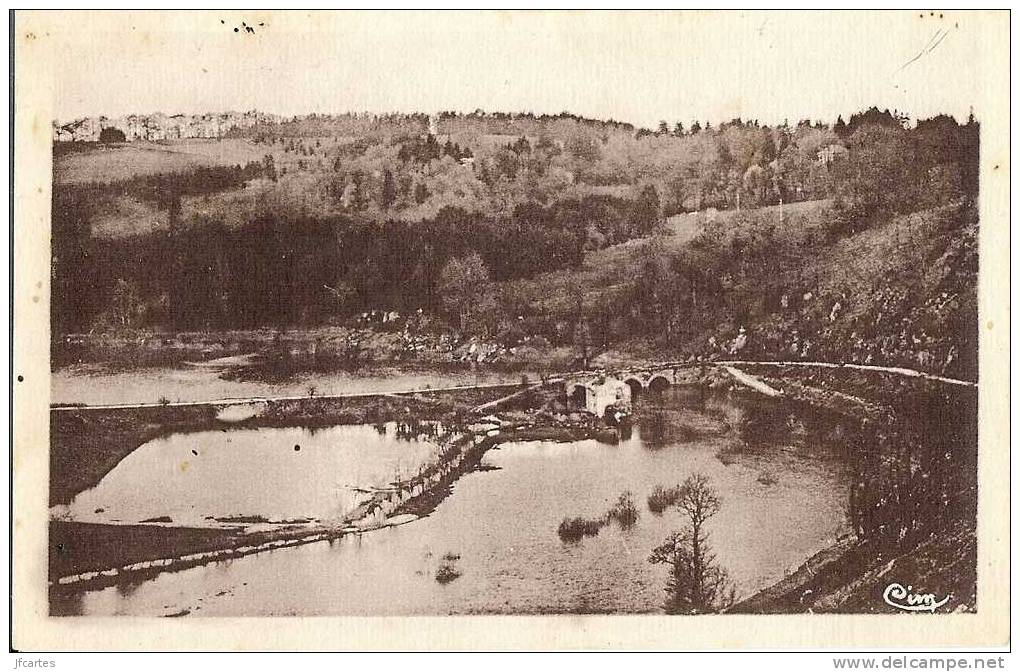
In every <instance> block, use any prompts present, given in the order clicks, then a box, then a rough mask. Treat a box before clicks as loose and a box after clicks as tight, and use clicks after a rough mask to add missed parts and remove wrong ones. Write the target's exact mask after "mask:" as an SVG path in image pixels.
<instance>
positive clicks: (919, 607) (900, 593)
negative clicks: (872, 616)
mask: <svg viewBox="0 0 1020 672" xmlns="http://www.w3.org/2000/svg"><path fill="white" fill-rule="evenodd" d="M913 590H914V587H913V586H907V587H906V588H904V587H903V584H901V583H890V584H889V585H888V586H886V588H885V592H883V593H882V599H883V600H885V603H886V604H888V605H889V606H890V607H895V608H897V609H901V610H903V611H927V612H930V613H933V614H934V613H935V610H936V609H938V608H939V607H941V606H943V605H945V604H946V602H949V600H950V598H952V597H953V594H952V593H950V594H949V595H946V596H945V597H943V598H942V599H941V600H939V599H936V597H935V594H934V593H915V592H913Z"/></svg>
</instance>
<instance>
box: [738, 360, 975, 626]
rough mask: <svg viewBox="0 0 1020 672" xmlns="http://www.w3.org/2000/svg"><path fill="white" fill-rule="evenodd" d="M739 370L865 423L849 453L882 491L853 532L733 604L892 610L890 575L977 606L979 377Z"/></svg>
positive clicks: (862, 476)
mask: <svg viewBox="0 0 1020 672" xmlns="http://www.w3.org/2000/svg"><path fill="white" fill-rule="evenodd" d="M742 368H744V369H745V370H746V371H748V372H751V373H753V374H754V375H756V376H757V377H759V378H761V379H762V380H764V381H766V382H767V383H769V384H770V385H775V386H777V387H779V388H781V389H782V390H783V394H784V395H785V396H786V397H787V398H790V399H795V400H797V401H798V402H800V403H805V404H809V405H811V406H813V407H816V408H822V409H826V410H827V411H829V412H832V413H836V414H840V415H842V416H844V417H846V418H849V419H851V420H853V421H854V422H858V423H860V425H861V427H862V428H863V429H864V433H863V436H865V437H868V439H869V440H867V441H862V442H860V443H859V444H858V445H857V446H856V449H855V453H854V454H852V455H849V456H848V459H850V460H851V464H852V465H854V467H853V468H854V470H855V481H856V482H857V483H858V484H859V487H860V486H863V484H864V483H869V484H870V485H871V486H872V487H873V488H874V489H875V490H876V492H879V493H881V498H880V499H879V500H878V501H876V502H870V501H868V502H865V503H864V504H863V505H862V504H861V503H859V502H858V503H857V507H858V513H857V514H856V515H855V512H854V511H853V510H851V517H852V518H855V517H856V518H857V519H856V520H855V521H854V527H855V532H854V534H853V535H852V536H851V537H849V538H845V539H840V540H838V541H837V542H836V543H834V544H832V545H831V546H829V547H827V548H825V549H823V550H822V551H820V552H818V553H817V554H815V555H814V556H812V557H811V558H808V559H807V560H806V561H805V562H804V563H803V564H802V565H801V566H800V567H799V568H797V569H796V570H795V571H794V572H792V573H791V574H790V575H788V576H787V577H785V578H784V579H783V580H781V581H779V582H778V583H776V584H775V585H773V586H770V587H769V588H766V589H765V590H762V591H760V592H759V593H757V594H755V595H753V596H751V597H749V598H747V599H745V600H743V601H741V602H740V603H738V604H736V605H734V606H733V607H731V608H730V609H729V610H727V611H728V613H804V612H812V613H820V612H827V613H828V612H831V613H894V612H898V610H897V609H896V608H894V607H893V606H891V605H889V604H888V603H886V602H885V601H884V600H883V591H884V590H885V588H886V587H887V586H888V585H889V584H891V583H894V582H903V583H904V585H906V584H908V583H909V584H910V585H912V586H914V587H915V588H917V589H918V590H919V591H924V592H926V593H932V594H935V595H938V596H946V595H949V596H951V599H950V602H949V603H948V604H947V605H946V607H945V610H946V611H958V612H973V611H976V610H977V515H976V514H977V441H978V436H977V389H976V386H970V385H959V384H955V383H947V382H946V381H940V380H937V379H930V378H922V377H917V376H911V375H907V376H904V375H897V374H896V373H893V372H888V371H874V370H859V369H857V370H855V369H849V368H819V367H815V368H805V367H799V366H776V365H769V364H764V363H763V364H760V365H753V364H748V365H743V366H742ZM850 506H851V509H853V508H854V506H855V502H854V494H853V491H852V494H851V504H850ZM865 506H871V507H873V508H875V509H878V511H877V513H876V512H875V511H874V510H872V511H867V510H861V509H864V507H865ZM862 514H863V515H862Z"/></svg>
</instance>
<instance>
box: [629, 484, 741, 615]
mask: <svg viewBox="0 0 1020 672" xmlns="http://www.w3.org/2000/svg"><path fill="white" fill-rule="evenodd" d="M677 492H678V497H677V503H676V506H677V509H679V510H680V512H682V513H684V514H685V515H686V516H687V520H688V524H687V525H685V526H684V527H683V529H681V530H680V531H678V532H674V533H673V534H671V535H670V536H669V537H667V538H666V539H665V541H663V543H662V544H661V545H659V546H657V547H656V548H655V549H653V550H652V554H651V556H650V557H649V558H648V560H649V562H652V563H655V564H660V563H661V564H666V565H669V566H670V579H669V581H668V582H667V584H666V593H667V594H668V596H669V599H668V600H667V603H666V611H667V612H669V613H674V614H682V613H686V614H697V613H705V612H711V611H719V610H721V609H723V608H725V607H727V606H729V605H731V604H732V603H733V602H734V599H735V596H736V591H735V589H734V587H733V584H732V582H731V581H730V578H729V574H728V573H727V572H726V570H725V569H723V568H722V567H719V566H718V564H717V563H716V557H715V554H714V553H712V550H711V546H710V545H709V543H708V533H707V532H706V531H705V522H706V521H707V520H708V519H709V518H711V517H712V516H714V515H715V514H716V513H718V512H719V508H720V506H721V504H722V502H721V500H720V499H719V496H718V495H717V494H716V492H715V489H714V488H713V487H712V486H711V484H710V483H709V481H708V477H706V476H704V475H703V474H694V475H693V476H690V477H688V478H687V480H686V481H684V482H683V484H682V485H680V486H678V488H677Z"/></svg>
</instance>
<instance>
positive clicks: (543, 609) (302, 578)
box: [55, 390, 848, 615]
mask: <svg viewBox="0 0 1020 672" xmlns="http://www.w3.org/2000/svg"><path fill="white" fill-rule="evenodd" d="M637 411H638V415H639V421H638V422H637V423H636V426H635V427H634V431H633V433H632V434H631V436H630V438H628V439H626V440H624V441H622V442H621V443H620V444H619V445H607V444H600V443H597V442H594V441H578V442H573V443H561V444H558V443H550V442H542V441H538V442H526V443H514V444H506V445H503V446H502V447H500V448H499V449H496V450H492V451H490V452H488V453H487V454H486V455H485V457H484V459H483V464H484V465H485V466H486V467H488V468H487V469H483V470H480V471H476V472H473V473H470V474H467V475H465V476H464V477H462V478H461V479H460V480H459V481H458V482H457V483H456V485H455V486H454V489H453V493H452V494H451V496H450V497H448V498H447V499H446V500H445V501H443V502H442V503H441V504H440V505H439V506H438V508H437V509H436V510H435V511H434V512H433V513H432V514H431V515H429V516H427V517H425V518H423V519H421V520H418V521H415V522H412V523H410V524H406V525H402V526H399V527H395V528H390V529H384V530H380V531H377V532H372V533H367V534H364V535H362V536H349V537H344V538H342V539H340V540H338V541H335V542H333V543H327V542H320V543H314V544H308V545H305V546H301V547H296V548H290V549H280V550H275V551H271V552H267V553H261V554H257V555H252V556H247V557H243V558H238V559H234V560H231V561H229V562H221V563H215V564H210V565H206V566H201V567H196V568H192V569H187V570H184V571H180V572H175V573H166V574H161V575H159V576H157V577H155V578H153V579H151V580H147V581H143V582H140V583H137V584H133V585H122V586H117V587H113V588H107V589H103V590H98V591H90V592H85V593H82V594H77V595H72V596H68V597H66V598H62V600H61V603H60V604H59V605H57V607H58V608H57V609H55V613H56V612H60V613H71V614H137V615H169V614H178V613H188V614H191V615H290V614H301V615H312V614H319V615H322V614H462V613H576V612H582V613H592V612H616V613H646V612H659V611H661V608H662V604H663V600H664V597H665V593H664V586H665V581H666V570H665V568H664V567H663V566H661V565H652V564H650V563H649V562H648V556H649V553H650V552H651V550H652V549H653V548H654V547H655V546H657V545H658V544H659V543H661V542H662V540H663V538H664V537H666V535H668V534H669V533H670V532H671V531H674V530H676V529H679V528H680V526H681V525H682V522H683V521H682V519H681V517H680V514H679V513H677V512H676V511H675V510H667V511H666V512H665V513H664V514H663V515H661V516H656V515H653V514H652V513H651V512H650V511H649V510H648V508H647V506H646V504H645V501H646V497H647V496H648V494H650V493H651V491H652V489H653V488H654V487H655V486H656V485H664V486H670V485H675V484H677V483H680V482H682V481H683V480H684V479H685V478H686V477H687V476H689V475H691V474H694V473H701V474H704V475H706V476H708V478H709V479H710V481H711V484H712V485H713V487H714V488H715V489H716V490H717V491H718V493H719V495H720V497H721V498H722V508H721V510H720V512H719V513H718V514H717V515H716V516H715V517H713V518H711V519H710V521H709V523H708V529H709V531H710V534H711V538H710V543H711V546H712V550H713V551H714V552H715V553H716V555H717V559H718V563H719V564H720V565H721V566H723V567H724V568H726V569H727V570H728V572H729V573H730V575H731V577H732V578H733V580H734V583H735V586H736V589H737V592H738V595H741V596H746V595H749V594H751V593H753V592H755V591H756V590H758V589H761V588H763V587H766V586H768V585H770V584H772V583H774V582H775V581H777V580H779V579H781V578H782V577H783V576H784V574H785V573H786V572H788V571H790V570H792V569H794V568H795V567H796V566H798V565H799V564H800V563H801V562H803V561H804V560H805V559H806V558H807V557H808V556H810V555H811V554H813V553H814V552H816V551H818V550H820V549H822V548H824V547H825V546H826V545H828V544H829V543H831V542H832V541H833V540H834V539H835V538H836V537H837V536H838V535H840V534H842V533H844V532H846V531H847V529H848V525H847V520H846V517H847V514H846V503H847V496H848V476H847V470H846V467H845V466H844V464H843V461H842V460H841V458H840V457H839V455H838V452H839V445H838V444H839V443H840V442H841V440H842V439H841V438H840V437H841V430H840V428H838V427H832V426H831V425H829V424H826V423H823V422H816V421H815V419H813V418H805V417H803V416H801V415H798V414H797V413H794V412H792V411H790V410H789V409H787V408H785V407H783V406H781V405H779V404H777V403H773V402H772V401H769V400H763V399H762V398H760V397H746V398H745V397H738V396H733V395H704V394H698V393H694V394H692V393H689V392H685V391H683V390H671V391H669V392H668V393H667V394H666V395H665V397H663V398H661V399H641V400H639V401H638V405H637ZM294 431H300V430H294ZM287 441H288V442H289V441H290V439H289V438H288V439H287ZM286 448H287V446H286V445H284V446H283V447H282V448H281V450H285V449H286ZM323 450H327V449H326V448H323ZM384 450H385V449H384ZM303 452H304V451H302V453H303ZM327 452H328V451H327ZM319 459H320V460H327V459H328V458H319ZM168 464H169V462H168ZM115 472H116V470H115V471H114V472H111V476H112V475H113V474H114V473H115ZM295 478H297V477H296V476H295ZM237 481H238V482H237V483H235V484H231V485H229V486H226V485H225V486H224V487H225V488H227V490H226V491H227V492H231V493H236V494H233V495H231V497H233V498H235V499H238V500H241V501H244V500H245V498H246V497H247V495H245V494H243V493H244V492H245V491H246V489H251V488H259V487H260V485H259V481H258V479H257V478H256V474H254V473H252V472H251V471H248V468H247V467H246V468H245V470H243V471H238V472H237ZM151 482H152V483H155V479H154V480H153V481H151ZM333 484H334V481H331V480H330V479H324V480H319V476H313V477H312V478H311V480H309V481H307V482H306V484H305V485H304V486H303V488H304V489H306V490H313V489H315V488H316V487H320V486H323V487H326V488H328V487H331V486H332V485H333ZM101 488H102V484H100V486H99V488H97V490H99V489H101ZM291 491H292V492H293V490H291ZM624 491H630V492H631V493H633V497H634V500H635V502H636V503H637V504H638V507H639V509H640V518H639V520H638V521H637V524H636V525H634V526H633V527H631V528H630V529H627V530H624V529H621V528H620V527H619V526H618V525H616V524H611V525H608V526H606V527H604V528H602V530H601V533H600V534H598V535H597V536H594V537H586V538H584V539H582V540H580V541H579V542H576V543H568V542H564V541H562V540H561V539H560V538H559V536H558V535H557V527H558V525H559V523H560V522H561V521H562V520H563V519H564V518H565V517H574V516H585V517H597V516H600V515H602V514H604V513H605V512H606V511H607V509H608V508H609V507H610V506H612V504H613V503H614V502H615V501H616V499H617V498H618V497H619V496H620V494H621V493H622V492H624ZM301 497H302V498H303V497H308V499H299V500H297V501H303V502H305V504H302V505H301V506H299V505H298V504H297V503H296V502H290V501H288V500H285V499H280V500H279V501H278V506H279V510H278V511H277V513H278V514H279V515H284V514H286V515H288V516H296V515H298V514H299V513H303V515H312V510H313V509H316V510H317V507H318V502H319V501H320V500H319V499H317V498H315V497H313V496H312V495H302V496H301ZM215 501H216V498H215V497H210V499H209V502H210V505H212V503H214V502H215ZM143 502H144V497H142V498H140V500H139V501H138V502H136V504H134V505H133V506H136V507H142V506H143ZM90 506H91V504H90ZM302 506H307V507H308V508H307V510H305V509H302V508H301V507H302ZM138 510H139V511H140V510H141V509H140V508H139V509H138ZM136 515H137V514H136ZM448 554H449V555H450V556H451V558H452V557H453V556H456V558H455V559H449V560H444V556H446V555H448ZM444 564H446V565H449V566H451V567H453V568H454V569H455V572H454V573H455V574H458V576H457V578H454V579H453V580H452V581H449V582H446V583H441V582H439V581H437V580H436V574H437V571H439V569H440V567H442V566H443V565H444Z"/></svg>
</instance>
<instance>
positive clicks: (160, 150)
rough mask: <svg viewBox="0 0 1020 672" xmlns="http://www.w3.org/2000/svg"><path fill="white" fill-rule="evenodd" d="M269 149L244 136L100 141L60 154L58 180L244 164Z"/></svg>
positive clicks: (66, 181)
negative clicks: (105, 143) (112, 142)
mask: <svg viewBox="0 0 1020 672" xmlns="http://www.w3.org/2000/svg"><path fill="white" fill-rule="evenodd" d="M265 154H266V151H265V150H264V149H263V148H261V147H259V146H257V145H255V144H254V143H252V142H250V141H248V140H243V139H229V140H206V139H201V138H192V139H188V140H170V141H167V142H160V143H155V142H131V143H118V144H111V145H96V146H94V147H89V148H88V149H85V150H82V151H75V152H68V153H62V154H59V155H57V156H56V157H55V158H54V162H53V183H54V184H88V183H109V182H116V181H120V180H128V179H131V178H133V177H139V176H142V175H157V174H160V173H178V172H183V171H186V170H189V169H192V168H196V167H199V166H225V165H228V166H232V165H237V164H241V165H244V164H246V163H248V162H249V161H259V160H261V159H262V157H263V156H264V155H265Z"/></svg>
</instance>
